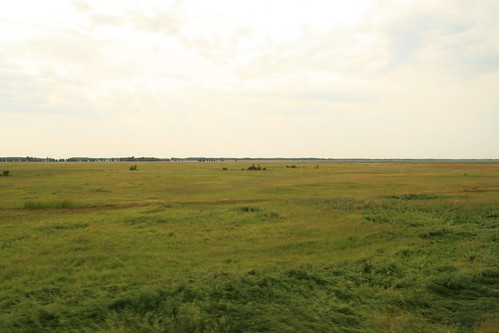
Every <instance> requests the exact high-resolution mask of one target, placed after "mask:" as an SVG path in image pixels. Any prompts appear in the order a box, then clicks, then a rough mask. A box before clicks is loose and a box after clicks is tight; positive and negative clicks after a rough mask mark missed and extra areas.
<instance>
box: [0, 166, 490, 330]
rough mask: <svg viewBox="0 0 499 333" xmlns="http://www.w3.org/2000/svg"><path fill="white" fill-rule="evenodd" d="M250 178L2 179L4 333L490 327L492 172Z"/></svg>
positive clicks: (35, 174)
mask: <svg viewBox="0 0 499 333" xmlns="http://www.w3.org/2000/svg"><path fill="white" fill-rule="evenodd" d="M252 164H253V162H246V161H239V162H219V163H198V162H178V163H153V162H148V163H137V167H138V170H137V171H131V170H130V168H129V167H130V163H124V162H121V163H2V167H3V169H5V170H9V171H10V176H9V177H0V198H1V201H0V244H1V245H0V249H1V257H0V272H1V275H0V309H1V312H0V330H2V331H20V332H21V331H44V330H45V331H85V330H87V331H96V330H97V331H99V330H100V331H117V332H120V331H130V332H135V331H147V332H149V331H158V332H196V331H198V332H204V331H206V332H208V331H215V332H218V331H220V332H252V331H276V332H277V331H289V332H294V331H309V332H330V331H332V332H335V331H338V332H357V331H358V332H363V331H372V332H382V331H391V332H408V331H411V330H412V331H414V332H424V331H437V332H438V331H441V332H448V331H451V332H461V331H462V332H473V331H475V330H477V329H479V328H480V327H485V326H487V325H488V324H487V323H488V322H489V321H490V318H492V317H493V316H494V314H495V313H497V312H498V311H499V308H498V306H497V300H498V295H499V286H498V281H499V269H498V263H499V262H498V260H497V258H498V257H499V256H498V255H499V253H498V252H499V251H498V244H497V242H498V236H499V235H498V231H497V230H498V229H497V228H498V226H499V165H498V164H494V163H422V162H420V163H406V162H405V163H386V162H385V163H345V162H296V161H293V162H285V161H260V162H257V163H255V165H257V164H259V165H260V166H262V167H263V168H265V169H266V170H265V171H262V170H247V168H248V167H249V166H251V165H252ZM287 165H288V166H290V165H295V166H296V168H294V167H293V168H290V167H287ZM317 165H318V167H317ZM224 168H225V169H226V170H224ZM487 320H488V321H487ZM480 325H482V326H480ZM484 325H485V326H484Z"/></svg>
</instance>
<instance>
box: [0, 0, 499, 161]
mask: <svg viewBox="0 0 499 333" xmlns="http://www.w3.org/2000/svg"><path fill="white" fill-rule="evenodd" d="M498 10H499V4H498V3H497V2H496V1H492V0H490V1H480V2H474V1H458V2H455V1H368V0H365V1H351V2H344V1H343V2H326V1H318V0H313V1H307V2H303V1H252V2H244V3H240V2H234V1H209V2H199V1H168V2H163V1H147V2H135V1H97V0H95V1H93V0H92V1H90V0H88V1H84V0H78V1H70V2H68V1H62V0H61V1H56V0H50V1H44V2H40V1H28V0H20V1H16V2H15V3H12V4H8V5H5V4H0V31H1V32H0V43H2V45H4V47H2V48H1V49H0V120H1V123H2V125H3V126H9V128H16V131H17V132H14V131H12V130H9V131H3V132H2V134H1V139H2V140H3V141H8V142H15V144H13V146H12V147H10V148H9V149H11V150H9V154H13V155H19V154H20V155H27V154H29V155H40V156H43V155H48V154H49V153H50V154H52V155H54V156H55V155H57V157H61V156H71V155H95V156H104V155H114V156H116V155H135V156H137V155H156V156H170V155H176V156H184V155H220V156H222V155H225V156H229V155H232V156H242V155H252V156H277V155H280V156H285V155H286V156H312V155H314V156H324V157H326V156H330V157H435V158H437V157H442V158H444V157H470V158H476V157H483V158H486V157H496V158H497V157H499V156H498V151H497V148H496V147H497V146H499V128H497V125H494V121H493V120H497V115H498V112H499V97H497V96H496V95H497V94H496V90H497V86H499V61H498V59H499V39H498V38H497V36H499V24H498V23H497V22H496V21H497V20H496V18H495V15H494V13H497V12H498ZM44 117H45V118H44ZM47 119H49V120H47ZM55 123H56V124H57V125H53V124H55ZM495 123H497V122H495ZM51 124H52V125H51ZM56 128H58V129H59V130H56ZM61 128H62V129H67V130H61ZM16 133H17V134H16ZM35 136H38V137H39V136H43V137H44V139H43V140H33V138H34V137H35ZM14 137H15V138H16V140H13V138H14ZM22 138H26V139H22ZM47 147H51V148H50V149H48V148H47ZM16 152H19V153H16ZM21 152H26V153H24V154H23V153H21ZM28 152H29V153H28ZM5 153H7V152H5ZM2 154H4V153H2Z"/></svg>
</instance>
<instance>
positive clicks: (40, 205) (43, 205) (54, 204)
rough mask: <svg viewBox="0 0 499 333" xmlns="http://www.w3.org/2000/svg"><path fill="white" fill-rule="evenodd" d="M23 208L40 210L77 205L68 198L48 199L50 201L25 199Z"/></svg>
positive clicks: (75, 206) (74, 206)
mask: <svg viewBox="0 0 499 333" xmlns="http://www.w3.org/2000/svg"><path fill="white" fill-rule="evenodd" d="M23 208H24V209H29V210H38V209H40V210H42V209H72V208H78V206H77V205H76V204H75V203H74V202H73V201H70V200H50V201H25V202H24V205H23Z"/></svg>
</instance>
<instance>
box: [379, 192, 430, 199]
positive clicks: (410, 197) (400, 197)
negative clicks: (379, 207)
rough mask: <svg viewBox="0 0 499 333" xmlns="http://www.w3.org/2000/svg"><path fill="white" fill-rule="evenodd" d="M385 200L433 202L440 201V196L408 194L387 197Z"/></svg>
mask: <svg viewBox="0 0 499 333" xmlns="http://www.w3.org/2000/svg"><path fill="white" fill-rule="evenodd" d="M385 198H387V199H399V200H433V199H438V198H439V196H438V195H436V194H432V193H407V194H400V195H387V196H385Z"/></svg>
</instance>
